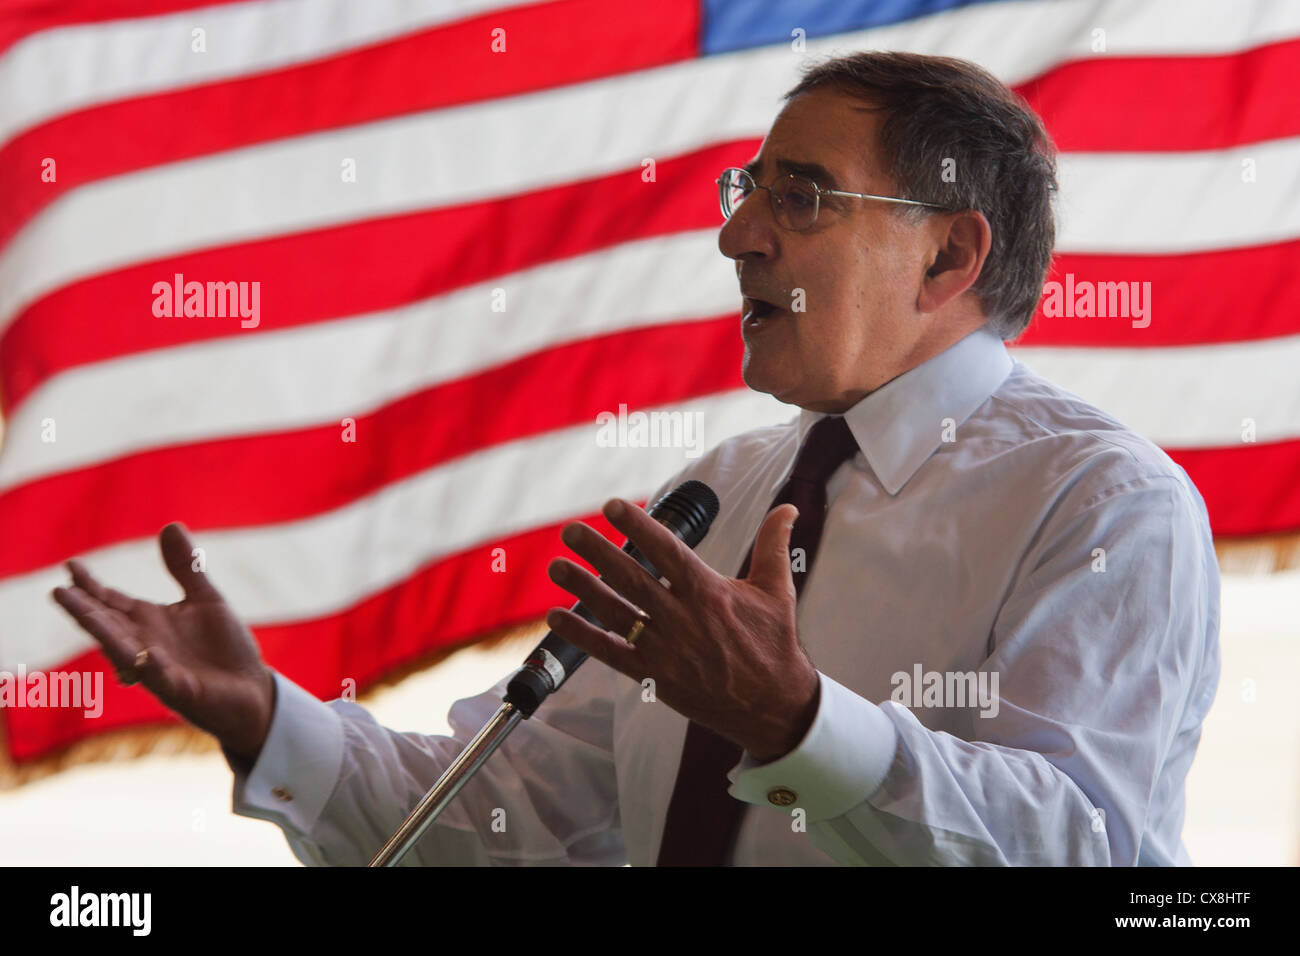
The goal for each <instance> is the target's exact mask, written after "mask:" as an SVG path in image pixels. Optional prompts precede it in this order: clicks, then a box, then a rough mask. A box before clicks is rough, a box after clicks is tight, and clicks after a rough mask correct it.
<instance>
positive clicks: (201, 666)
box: [51, 522, 275, 762]
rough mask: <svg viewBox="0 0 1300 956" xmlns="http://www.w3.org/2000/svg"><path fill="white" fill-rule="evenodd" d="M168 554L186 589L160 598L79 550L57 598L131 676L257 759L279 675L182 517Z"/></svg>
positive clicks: (171, 531)
mask: <svg viewBox="0 0 1300 956" xmlns="http://www.w3.org/2000/svg"><path fill="white" fill-rule="evenodd" d="M158 538H159V546H160V548H161V550H162V557H163V562H164V563H165V564H166V566H167V570H168V571H169V572H170V573H171V575H172V577H173V578H175V579H176V581H177V583H178V584H180V586H181V588H182V589H183V590H184V592H185V598H184V600H182V601H178V602H176V603H175V604H166V605H163V604H154V603H152V602H149V601H143V600H140V599H138V598H132V597H129V596H127V595H125V594H123V593H122V592H121V591H117V590H115V589H113V588H110V587H107V586H105V585H104V584H101V583H100V582H99V581H98V580H96V578H95V577H94V575H92V574H91V573H90V571H89V570H87V569H86V567H85V566H84V565H83V564H82V563H81V562H79V561H77V560H75V559H74V560H70V561H68V562H67V567H68V570H69V572H70V573H71V575H72V581H73V584H72V586H70V587H61V588H55V589H54V590H53V591H52V592H51V594H52V596H53V598H54V600H55V601H57V602H58V603H59V605H60V606H61V607H62V608H63V609H64V610H65V611H67V612H68V614H70V615H71V616H72V618H73V619H74V620H75V621H76V622H77V624H78V625H80V626H81V628H82V629H83V630H84V631H86V633H88V634H89V635H90V636H91V637H93V638H94V639H95V640H96V641H97V642H99V645H100V646H101V647H102V648H103V649H104V653H105V655H106V656H107V657H108V659H109V660H110V661H111V662H112V664H113V666H114V667H115V668H116V669H117V672H118V675H119V676H120V677H121V678H122V679H123V681H124V682H125V683H136V682H137V681H138V682H139V683H140V684H141V685H143V686H144V687H145V688H146V689H147V690H148V691H149V692H150V693H152V694H153V695H154V696H155V697H157V698H158V699H159V700H160V701H162V702H163V703H164V704H165V705H167V707H169V708H170V709H172V710H174V711H175V712H176V713H178V714H180V715H181V716H182V717H184V718H185V719H186V720H188V721H189V722H190V723H192V724H194V725H195V726H196V727H198V728H200V729H201V730H205V731H207V732H208V733H210V734H212V735H213V736H215V737H216V738H217V739H218V740H219V741H220V742H221V744H222V746H223V747H225V748H226V749H227V750H228V751H229V752H230V753H231V754H233V755H234V756H235V757H237V758H239V759H241V760H246V761H249V762H253V761H255V760H256V758H257V754H258V752H259V751H260V750H261V748H262V743H263V741H264V740H265V739H266V734H267V732H268V731H269V729H270V724H271V715H272V713H273V712H274V708H275V682H274V679H273V678H272V676H271V671H270V669H269V668H268V667H267V666H266V664H264V663H263V662H262V658H261V653H260V652H259V650H258V647H257V642H256V640H255V639H254V638H253V635H252V632H250V631H249V630H248V628H247V627H246V626H245V625H244V624H243V623H242V622H241V621H240V620H239V618H237V617H236V616H235V614H234V612H233V611H231V609H230V607H229V606H228V605H227V604H226V602H225V600H224V599H223V598H222V597H221V595H220V594H219V593H218V592H217V589H216V588H215V587H213V586H212V583H211V582H210V581H209V580H208V578H207V575H206V574H205V573H204V572H202V571H196V570H194V569H193V567H192V564H191V562H192V560H193V554H194V550H195V549H194V545H193V543H192V542H191V541H190V538H189V536H188V535H187V534H186V532H185V529H184V528H183V526H182V525H180V524H178V523H175V522H173V523H172V524H169V525H167V527H165V528H163V530H162V532H161V534H160V535H159V536H158Z"/></svg>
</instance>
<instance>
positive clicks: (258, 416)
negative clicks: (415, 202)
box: [0, 229, 740, 490]
mask: <svg viewBox="0 0 1300 956" xmlns="http://www.w3.org/2000/svg"><path fill="white" fill-rule="evenodd" d="M665 276H671V277H672V281H671V282H665V281H664V277H665ZM188 278H195V279H198V278H200V277H198V276H190V277H188ZM496 289H501V290H503V291H504V298H503V299H502V300H501V301H502V303H503V304H504V306H505V311H504V312H494V311H492V306H493V301H494V291H495V290H496ZM739 295H740V293H739V290H738V287H737V284H736V274H735V270H734V268H733V265H732V263H731V261H730V260H728V259H726V258H724V257H723V255H722V254H721V253H720V252H719V251H718V246H717V232H716V231H715V230H712V229H709V230H703V231H698V232H690V233H682V234H678V235H674V236H670V237H666V238H656V239H649V240H643V241H640V242H632V243H626V244H624V245H620V246H616V247H613V248H610V249H606V250H603V251H601V252H598V253H593V254H590V255H586V256H580V257H576V258H573V259H567V260H563V261H561V262H558V263H548V264H547V265H545V266H540V267H537V268H534V269H529V270H526V271H522V272H518V273H515V274H513V275H509V276H503V277H498V278H496V279H492V280H491V281H488V282H485V283H481V284H479V285H474V286H470V287H467V288H464V289H460V290H457V291H456V292H454V293H452V294H449V295H443V296H437V297H434V298H431V299H426V300H425V301H423V302H417V303H414V304H412V305H409V306H404V307H402V308H398V309H393V310H389V311H384V312H376V313H372V314H369V315H361V316H356V317H354V318H349V319H344V320H339V321H332V322H320V323H313V324H311V325H305V326H301V327H298V328H291V329H286V330H283V331H280V332H273V333H269V334H267V333H254V332H252V331H249V333H248V334H246V335H234V336H230V337H227V338H222V339H215V340H212V341H208V342H199V343H193V344H188V345H184V346H178V347H175V348H170V349H161V350H151V351H147V352H141V353H138V354H134V355H128V356H124V357H122V358H119V359H114V360H111V361H106V362H99V363H96V364H93V365H88V366H84V367H79V368H73V369H70V370H68V371H66V372H64V373H62V374H60V375H56V376H55V377H54V378H52V379H50V380H49V381H47V382H45V383H43V384H42V386H41V387H40V388H38V389H37V390H36V391H35V392H33V393H32V395H31V396H30V397H29V399H28V400H27V401H24V402H23V403H22V405H20V406H19V407H18V410H17V412H16V413H15V414H14V417H13V421H12V423H11V425H10V439H9V444H8V445H6V446H5V447H4V451H3V454H0V490H3V489H6V488H10V487H13V486H14V485H16V484H21V483H23V482H26V481H30V480H32V479H33V478H36V477H39V476H41V475H47V474H52V473H55V472H59V471H66V470H69V469H73V468H77V467H81V466H85V465H88V464H92V463H94V462H98V461H103V460H105V459H109V458H115V457H118V456H119V455H122V454H127V453H130V452H132V451H139V450H142V449H145V448H157V447H162V446H167V445H172V444H179V443H188V442H195V441H202V440H204V439H211V438H222V437H231V436H236V435H252V434H257V433H261V432H272V431H281V430H287V429H294V428H303V427H309V426H315V425H320V424H322V423H325V422H334V423H337V422H339V420H340V419H341V418H343V417H346V416H351V417H353V418H356V417H360V416H362V415H365V414H367V413H369V412H370V411H372V410H373V409H375V408H378V407H380V406H382V405H384V404H386V403H387V402H390V401H392V400H394V399H395V398H398V397H401V396H403V395H407V394H410V393H412V392H416V391H419V390H421V389H424V388H428V387H430V386H432V385H436V384H438V383H439V382H445V381H448V380H450V379H455V378H460V377H463V376H465V375H469V374H472V373H473V372H475V371H478V370H480V369H484V368H489V367H491V366H495V365H500V364H503V363H505V362H509V361H511V360H512V359H516V358H519V357H521V356H524V355H527V354H529V353H532V352H536V351H539V350H541V349H545V348H549V347H551V346H555V345H559V344H561V343H564V342H572V341H577V340H580V339H584V338H588V337H590V336H593V335H600V334H608V333H611V332H617V331H621V330H625V329H632V328H644V327H648V326H653V325H658V324H661V323H665V322H674V321H681V320H683V319H708V318H713V317H716V316H718V315H722V314H725V313H727V312H729V311H736V312H737V313H738V312H739V307H740V298H739ZM170 321H177V322H206V321H212V320H208V319H196V318H188V319H184V318H182V319H173V320H170ZM217 321H221V320H217ZM737 335H739V325H737ZM218 369H219V370H220V373H219V374H214V372H215V371H216V370H218ZM198 383H202V384H198ZM47 419H50V420H52V421H53V422H54V423H55V427H56V429H57V430H56V432H55V436H56V438H57V440H56V441H54V442H47V441H44V440H43V432H44V429H43V427H42V422H44V421H45V420H47Z"/></svg>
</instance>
